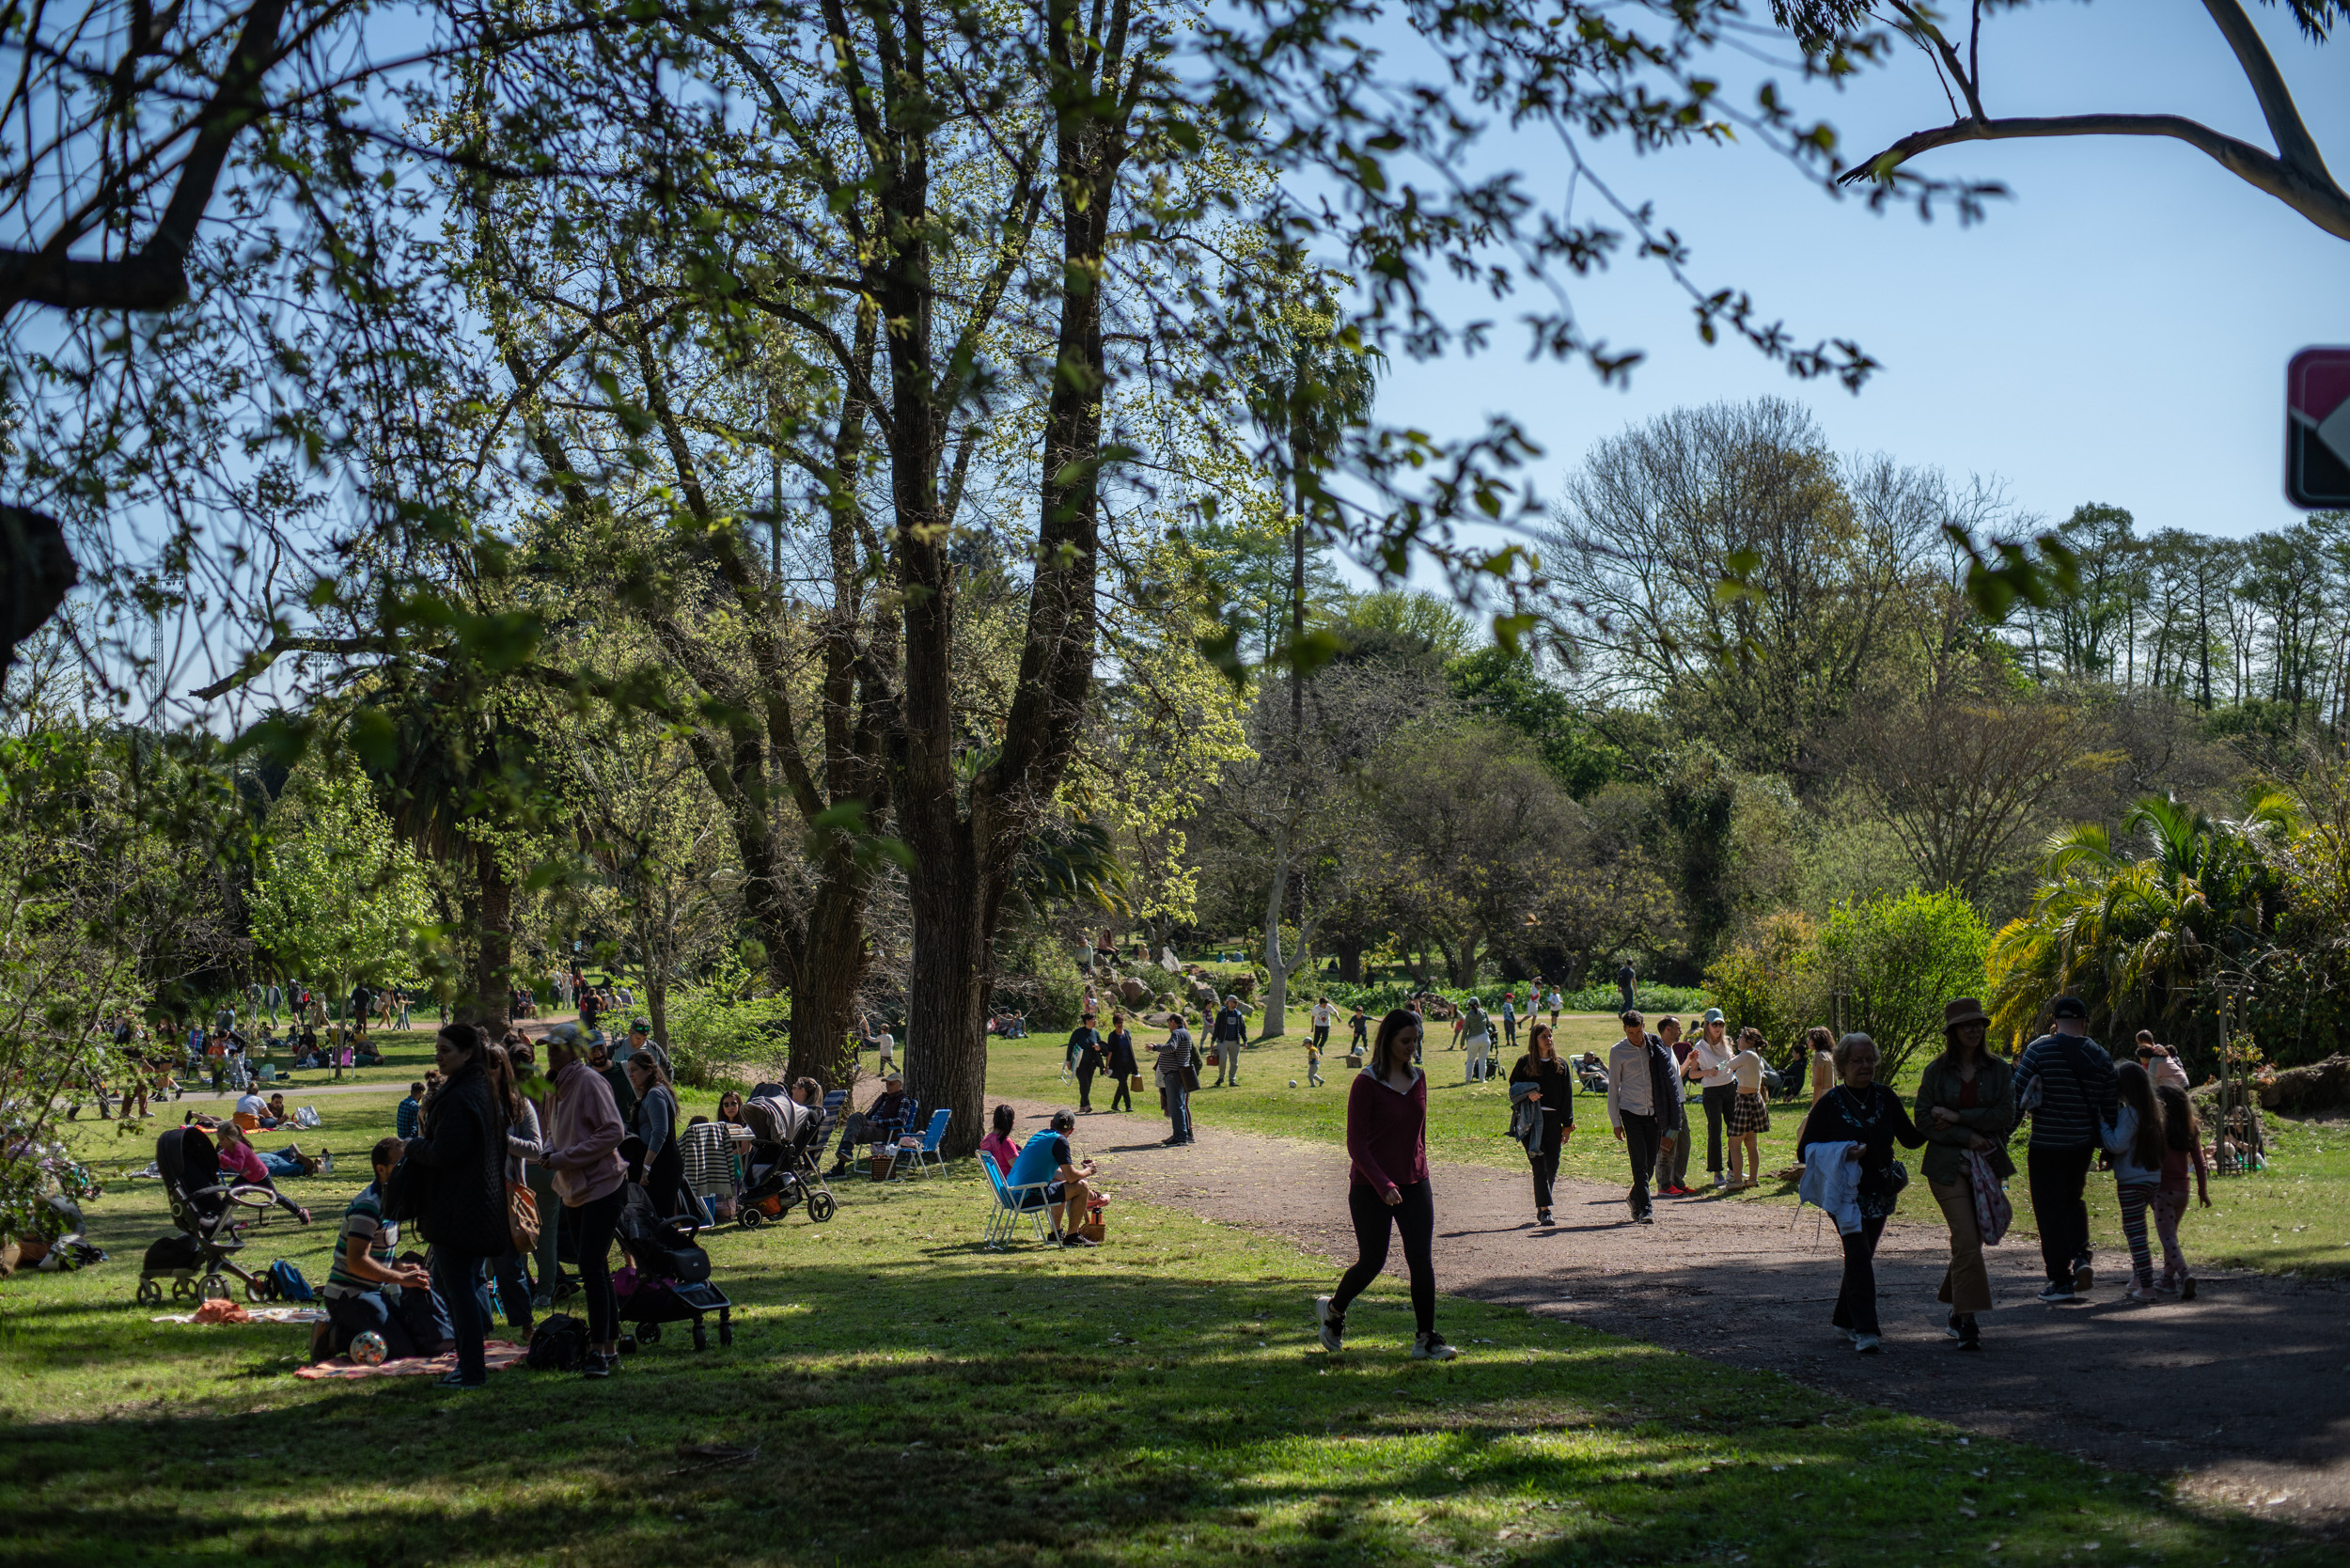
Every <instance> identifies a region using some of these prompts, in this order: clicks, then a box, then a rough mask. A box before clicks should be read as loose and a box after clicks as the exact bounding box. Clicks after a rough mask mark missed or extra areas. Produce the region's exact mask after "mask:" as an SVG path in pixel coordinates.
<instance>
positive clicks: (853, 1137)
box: [827, 1073, 906, 1176]
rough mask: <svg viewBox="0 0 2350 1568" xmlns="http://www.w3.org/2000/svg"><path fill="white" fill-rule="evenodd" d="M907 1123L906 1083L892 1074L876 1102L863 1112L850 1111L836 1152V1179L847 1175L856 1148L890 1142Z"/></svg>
mask: <svg viewBox="0 0 2350 1568" xmlns="http://www.w3.org/2000/svg"><path fill="white" fill-rule="evenodd" d="M905 1123H906V1081H905V1079H904V1078H902V1077H901V1076H899V1075H898V1074H895V1073H892V1074H889V1075H888V1076H887V1077H885V1078H884V1079H882V1091H881V1092H880V1093H879V1094H877V1095H875V1096H874V1097H873V1103H872V1104H871V1105H868V1106H866V1107H865V1108H864V1109H863V1110H861V1111H851V1112H850V1113H849V1114H848V1116H847V1117H846V1118H845V1119H844V1120H843V1121H841V1123H840V1147H839V1149H838V1151H837V1152H835V1153H834V1155H833V1161H832V1169H831V1170H830V1171H829V1172H828V1173H827V1174H829V1175H834V1176H841V1175H846V1174H847V1173H848V1169H849V1161H850V1160H851V1159H852V1158H854V1156H855V1153H856V1149H857V1145H859V1144H863V1143H887V1142H889V1141H891V1140H892V1139H894V1138H895V1137H897V1136H898V1135H899V1133H901V1132H902V1131H903V1130H904V1128H905Z"/></svg>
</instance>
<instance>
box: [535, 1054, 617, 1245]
mask: <svg viewBox="0 0 2350 1568" xmlns="http://www.w3.org/2000/svg"><path fill="white" fill-rule="evenodd" d="M546 1108H547V1112H548V1115H549V1117H550V1119H551V1120H550V1121H549V1124H548V1126H547V1129H546V1146H547V1152H546V1163H547V1168H548V1169H549V1170H551V1171H553V1172H554V1173H555V1195H556V1197H557V1198H560V1199H561V1200H563V1206H564V1207H565V1208H567V1209H576V1208H578V1207H579V1206H580V1205H581V1204H583V1203H592V1202H594V1201H595V1200H597V1199H599V1198H602V1197H603V1195H604V1194H606V1193H608V1192H614V1191H617V1190H619V1185H620V1184H621V1183H622V1182H624V1181H626V1180H627V1179H628V1165H627V1162H626V1161H624V1160H622V1159H621V1158H620V1156H619V1146H620V1138H621V1137H622V1136H623V1134H624V1133H625V1131H626V1129H625V1128H623V1127H622V1126H621V1125H620V1108H619V1106H618V1105H615V1104H613V1101H612V1086H611V1085H610V1084H608V1083H605V1082H604V1081H603V1074H600V1073H598V1072H597V1071H596V1070H595V1069H594V1068H592V1067H590V1066H588V1065H587V1063H586V1062H584V1061H579V1060H576V1059H575V1060H573V1061H572V1064H571V1065H570V1066H568V1067H566V1068H564V1069H563V1071H561V1072H560V1073H557V1074H556V1075H555V1092H554V1093H552V1094H550V1095H548V1096H547V1106H546Z"/></svg>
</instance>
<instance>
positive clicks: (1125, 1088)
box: [1110, 1073, 1135, 1110]
mask: <svg viewBox="0 0 2350 1568" xmlns="http://www.w3.org/2000/svg"><path fill="white" fill-rule="evenodd" d="M1117 1078H1118V1089H1117V1091H1116V1092H1114V1093H1113V1094H1111V1095H1110V1109H1112V1110H1132V1109H1134V1108H1135V1091H1134V1090H1133V1088H1132V1087H1131V1086H1132V1085H1133V1083H1134V1081H1135V1080H1134V1074H1131V1073H1120V1074H1117Z"/></svg>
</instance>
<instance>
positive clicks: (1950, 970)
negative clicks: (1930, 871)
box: [1818, 887, 1991, 1083]
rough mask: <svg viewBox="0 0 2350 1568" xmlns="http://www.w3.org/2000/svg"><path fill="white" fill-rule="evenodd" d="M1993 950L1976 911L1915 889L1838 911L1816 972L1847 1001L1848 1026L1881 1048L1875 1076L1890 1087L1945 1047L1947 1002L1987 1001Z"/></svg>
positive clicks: (1825, 931)
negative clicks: (1923, 1055) (1923, 1056)
mask: <svg viewBox="0 0 2350 1568" xmlns="http://www.w3.org/2000/svg"><path fill="white" fill-rule="evenodd" d="M1990 947H1991V931H1990V928H1989V927H1987V926H1985V925H1984V924H1983V922H1982V916H1980V915H1978V914H1976V913H1975V906H1974V905H1973V904H1970V903H1968V902H1966V900H1965V899H1964V898H1962V897H1960V896H1959V895H1958V894H1956V893H1954V892H1951V891H1948V890H1944V891H1941V892H1934V893H1928V892H1921V891H1919V889H1917V888H1915V887H1913V888H1911V889H1910V890H1909V891H1907V892H1905V893H1902V894H1899V895H1897V896H1893V897H1880V898H1873V899H1864V900H1855V901H1848V902H1843V903H1840V904H1838V905H1837V906H1836V907H1835V909H1833V910H1832V911H1830V912H1829V914H1828V917H1827V923H1826V925H1825V926H1824V927H1823V928H1822V929H1821V932H1820V949H1819V959H1818V968H1819V972H1820V976H1821V978H1822V980H1824V981H1825V984H1826V987H1827V989H1828V990H1829V991H1830V992H1831V993H1833V994H1835V995H1837V996H1841V999H1842V1011H1843V1023H1844V1027H1845V1028H1846V1029H1857V1030H1859V1031H1860V1032H1861V1033H1863V1034H1866V1035H1868V1036H1869V1037H1870V1038H1871V1039H1872V1040H1874V1041H1875V1042H1876V1044H1877V1051H1878V1063H1879V1065H1878V1067H1877V1075H1878V1077H1880V1078H1881V1079H1883V1080H1885V1081H1886V1082H1888V1083H1890V1082H1892V1081H1893V1080H1894V1079H1895V1078H1897V1077H1898V1076H1900V1074H1901V1072H1902V1069H1903V1068H1904V1067H1905V1066H1906V1065H1908V1063H1909V1060H1910V1058H1912V1057H1915V1056H1916V1055H1917V1054H1918V1053H1919V1051H1920V1050H1922V1049H1924V1048H1925V1047H1927V1046H1929V1045H1938V1044H1939V1043H1940V1042H1941V1039H1942V1006H1943V1004H1944V1003H1945V1002H1948V1001H1950V1000H1951V998H1952V997H1955V996H1982V993H1983V961H1984V958H1985V956H1986V955H1987V954H1988V953H1989V951H1990Z"/></svg>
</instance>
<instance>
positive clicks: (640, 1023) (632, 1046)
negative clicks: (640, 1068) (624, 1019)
mask: <svg viewBox="0 0 2350 1568" xmlns="http://www.w3.org/2000/svg"><path fill="white" fill-rule="evenodd" d="M651 1040H652V1026H651V1025H650V1024H648V1023H646V1022H645V1021H644V1020H643V1019H642V1018H632V1019H630V1020H629V1021H628V1038H627V1039H626V1040H623V1041H622V1042H620V1043H619V1044H618V1045H615V1046H613V1047H612V1059H613V1061H615V1062H616V1063H618V1064H619V1065H620V1066H622V1067H626V1066H627V1065H628V1058H631V1057H633V1056H635V1054H636V1053H637V1052H639V1051H641V1050H643V1049H644V1048H645V1047H646V1045H648V1044H649V1043H651Z"/></svg>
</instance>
